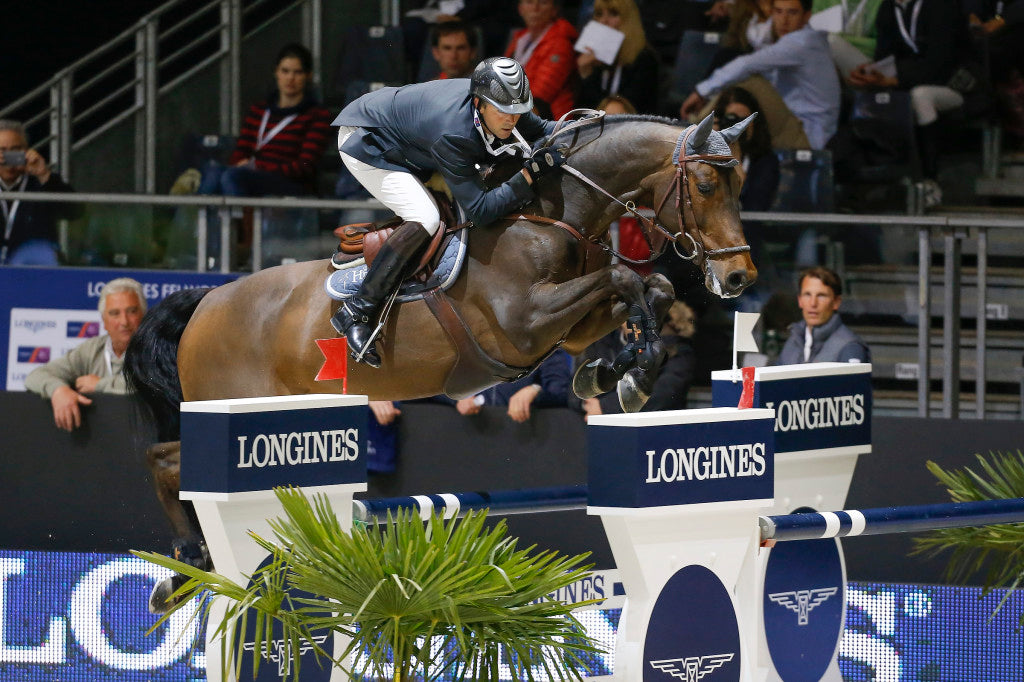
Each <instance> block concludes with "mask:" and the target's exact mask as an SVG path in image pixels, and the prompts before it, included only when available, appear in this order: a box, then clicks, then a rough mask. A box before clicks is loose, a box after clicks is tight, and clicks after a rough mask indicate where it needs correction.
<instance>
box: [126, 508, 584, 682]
mask: <svg viewBox="0 0 1024 682" xmlns="http://www.w3.org/2000/svg"><path fill="white" fill-rule="evenodd" d="M275 492H276V494H277V497H278V499H279V500H280V502H281V505H282V507H283V509H284V512H285V516H284V518H280V519H276V520H273V521H271V522H270V525H271V529H272V530H273V534H274V538H273V539H268V538H262V537H259V536H256V535H253V539H254V540H255V541H256V542H257V543H258V544H259V545H260V546H261V547H263V548H264V549H265V550H267V552H269V553H270V554H271V555H272V557H273V558H272V560H271V561H270V562H269V564H268V565H266V566H265V567H263V568H262V569H260V570H259V571H257V573H256V574H255V575H254V576H253V580H252V587H249V588H245V587H242V586H240V585H238V584H236V583H234V582H232V581H230V580H228V579H226V578H225V577H223V576H220V575H217V574H216V573H209V572H205V571H200V570H198V569H196V568H194V567H190V566H187V565H185V564H181V563H180V562H176V561H174V560H172V559H168V558H167V557H163V556H161V555H155V554H147V553H137V555H138V556H140V557H142V558H144V559H147V560H149V561H152V562H154V563H157V564H160V565H162V566H165V567H167V568H171V569H172V570H175V571H178V572H180V573H182V574H183V575H186V576H188V577H189V579H190V580H189V582H188V583H187V584H186V585H184V586H183V587H182V589H181V592H183V593H188V592H192V591H196V590H204V591H206V592H208V593H209V594H211V595H213V596H214V597H217V598H225V599H226V600H227V602H228V607H227V611H228V617H227V618H226V619H225V624H224V625H222V626H221V627H220V629H219V630H218V631H217V633H216V634H217V636H218V637H220V638H221V641H222V651H223V652H224V660H225V665H231V663H232V662H233V663H234V665H235V669H236V674H237V670H238V666H239V665H240V661H241V652H242V648H241V647H242V644H243V642H242V641H241V639H242V637H241V635H239V634H238V633H244V632H245V628H244V626H243V621H244V620H245V619H247V618H255V619H256V622H255V625H256V628H255V629H256V633H257V634H256V641H255V642H254V644H255V646H256V648H257V650H262V648H263V646H264V643H265V642H267V641H270V640H271V639H273V636H272V635H271V629H270V628H271V625H272V623H273V622H275V621H276V622H278V623H280V625H281V627H282V628H283V631H284V633H285V646H286V652H285V655H286V656H289V657H290V658H291V659H292V660H293V665H292V668H291V670H290V672H291V675H292V676H293V677H294V678H297V675H298V672H299V669H298V658H299V656H298V652H299V651H300V647H301V645H302V644H303V643H306V644H307V645H313V646H314V647H315V648H316V650H317V653H318V654H320V655H323V656H326V653H325V652H324V651H323V649H322V648H321V647H319V646H317V645H316V644H315V642H314V640H313V638H312V633H314V632H323V631H324V630H328V631H337V632H341V633H344V634H345V635H347V636H349V637H350V638H351V642H350V644H349V646H348V648H347V649H346V650H345V651H344V652H343V653H342V654H341V655H339V656H338V657H337V658H335V659H334V664H335V665H338V666H340V667H342V668H343V669H345V670H346V672H349V673H350V674H354V675H358V676H360V677H362V678H376V679H380V680H383V679H386V676H387V675H388V668H389V667H390V663H389V661H391V660H393V661H394V664H393V675H392V679H394V680H395V681H396V682H397V681H399V680H407V679H411V678H412V677H413V676H414V675H416V676H418V677H421V678H422V679H424V680H431V679H436V678H437V677H438V676H439V675H441V674H442V673H443V674H445V675H449V676H451V677H453V678H454V679H474V680H487V679H497V678H498V670H499V665H501V664H502V663H504V664H505V665H509V666H510V667H511V668H512V672H513V679H523V680H532V679H534V672H533V671H534V669H535V668H537V669H541V670H544V671H546V673H547V674H548V676H549V679H552V680H579V679H581V677H582V674H583V670H584V665H585V663H584V661H583V659H582V658H581V655H582V654H587V653H594V652H597V651H598V649H597V648H596V647H595V646H594V642H593V641H592V640H591V639H590V638H589V637H587V636H586V635H585V633H584V631H583V628H582V626H581V625H580V624H579V622H578V621H577V620H576V619H575V618H574V617H573V615H572V609H573V608H577V607H578V606H579V604H564V603H562V602H560V601H554V600H551V599H549V598H548V595H549V594H551V593H553V592H555V591H557V590H558V589H560V588H561V587H564V586H566V585H568V584H570V583H572V582H575V581H577V580H579V579H581V578H583V577H584V576H585V575H586V574H587V571H588V570H589V569H590V566H582V565H581V564H582V562H583V561H584V560H585V559H586V557H587V555H585V554H584V555H578V556H574V557H566V556H562V555H559V554H557V553H555V552H550V551H537V550H536V548H535V547H532V546H531V547H528V548H525V549H520V548H519V547H518V544H517V541H516V540H515V539H514V538H511V537H509V536H508V529H507V527H506V525H505V522H504V521H499V522H498V523H497V524H495V525H494V526H493V527H489V526H488V525H487V524H486V521H487V518H486V512H477V513H469V514H467V515H466V516H465V517H464V518H462V519H458V520H456V519H450V520H445V519H442V518H441V517H439V516H436V515H435V516H432V517H431V518H430V519H428V520H427V521H426V522H424V521H422V520H421V519H420V518H419V516H418V515H416V514H415V513H414V512H412V511H411V510H400V511H399V512H398V513H397V514H396V515H394V516H390V515H389V517H388V519H387V522H386V523H384V524H381V525H375V526H369V527H361V528H355V529H353V530H352V531H351V532H346V531H344V530H343V529H342V528H341V524H340V522H339V521H338V519H337V517H336V516H335V514H334V512H333V510H332V509H331V507H330V504H329V503H328V501H327V499H326V498H325V497H324V496H319V495H318V496H315V497H314V499H313V501H312V502H311V501H310V500H309V499H308V498H307V497H306V496H305V494H304V493H303V492H302V491H301V490H298V489H294V488H289V489H277V490H276V491H275ZM292 588H295V589H298V590H303V591H305V592H308V593H311V594H312V595H314V597H312V598H291V597H289V594H288V591H289V590H290V589H292ZM210 601H211V600H210V599H206V600H205V601H203V602H201V607H200V608H202V609H204V610H203V613H202V615H203V616H204V617H206V616H207V615H208V611H209V604H210ZM183 606H184V605H179V607H178V608H182V607H183ZM249 609H252V611H249ZM250 613H252V614H254V615H249V614H250ZM168 615H169V614H168ZM166 617H167V616H165V618H166ZM232 624H237V627H233V625H232ZM353 654H358V655H357V656H355V659H354V660H355V664H354V666H353V667H354V669H353V670H349V669H348V668H347V661H349V660H350V659H351V657H352V655H353ZM258 659H259V657H254V665H255V664H258ZM240 679H241V677H240Z"/></svg>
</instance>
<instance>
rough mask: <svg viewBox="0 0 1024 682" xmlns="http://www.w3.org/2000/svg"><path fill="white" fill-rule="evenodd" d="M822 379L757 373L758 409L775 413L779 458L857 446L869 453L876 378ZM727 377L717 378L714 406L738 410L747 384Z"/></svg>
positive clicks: (811, 367) (848, 374)
mask: <svg viewBox="0 0 1024 682" xmlns="http://www.w3.org/2000/svg"><path fill="white" fill-rule="evenodd" d="M798 367H800V368H807V369H808V370H809V371H813V370H815V369H817V368H816V367H815V366H814V365H799V366H798ZM819 367H820V365H819ZM843 367H844V369H845V368H846V367H847V366H846V365H844V366H843ZM793 369H795V367H794V366H789V367H777V368H775V367H773V368H769V370H780V373H782V372H785V371H788V370H793ZM868 369H869V367H867V366H865V370H868ZM818 374H819V376H805V377H799V376H798V377H789V378H774V377H773V376H772V373H771V372H770V371H767V372H766V371H765V370H763V369H759V370H758V376H757V378H756V379H755V381H754V402H753V407H766V408H769V409H774V410H775V452H776V453H778V454H781V453H786V452H802V451H805V450H827V449H830V448H839V447H856V446H863V447H865V449H870V447H871V373H870V372H869V371H864V372H853V373H851V372H844V373H841V374H821V372H818ZM725 375H726V373H725V372H715V373H714V375H713V377H712V381H711V402H712V405H714V406H715V407H736V404H737V402H738V401H739V398H740V393H741V390H742V387H743V384H742V382H739V381H737V382H733V381H731V380H730V379H728V378H726V376H725Z"/></svg>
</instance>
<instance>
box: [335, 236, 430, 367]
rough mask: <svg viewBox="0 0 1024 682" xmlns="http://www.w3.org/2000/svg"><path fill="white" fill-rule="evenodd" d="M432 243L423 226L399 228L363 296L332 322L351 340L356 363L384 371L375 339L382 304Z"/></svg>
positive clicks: (386, 244)
mask: <svg viewBox="0 0 1024 682" xmlns="http://www.w3.org/2000/svg"><path fill="white" fill-rule="evenodd" d="M428 241H430V233H429V232H427V230H426V229H425V228H424V227H423V225H421V224H420V223H414V222H408V223H402V224H401V225H399V226H398V227H397V228H395V231H394V233H392V235H391V236H390V237H388V240H387V241H386V242H384V246H382V247H381V249H380V252H379V253H378V254H377V258H376V259H374V261H373V265H371V266H370V267H369V270H368V271H367V273H366V279H364V280H363V284H362V286H360V288H359V293H358V294H356V295H355V296H353V297H352V298H350V299H348V300H347V301H345V302H344V303H343V304H342V306H341V308H339V309H338V312H336V313H335V314H334V317H332V318H331V324H332V325H334V328H335V329H337V330H338V333H340V334H344V335H345V337H346V338H347V339H348V352H349V354H350V355H351V356H352V357H353V358H355V359H356V360H361V361H362V362H365V363H366V364H368V365H370V366H371V367H380V355H378V354H377V350H376V349H375V348H374V343H373V339H372V336H373V330H374V326H375V325H376V322H377V315H378V313H380V307H381V304H382V303H384V301H385V299H387V297H388V296H390V295H391V292H392V291H394V290H395V289H397V288H398V286H399V285H400V284H401V283H402V280H403V279H405V278H406V277H407V276H408V275H409V274H411V272H410V270H411V268H413V267H415V262H414V258H415V257H416V256H417V255H418V254H419V253H420V251H421V249H422V248H423V247H424V246H425V245H426V243H427V242H428Z"/></svg>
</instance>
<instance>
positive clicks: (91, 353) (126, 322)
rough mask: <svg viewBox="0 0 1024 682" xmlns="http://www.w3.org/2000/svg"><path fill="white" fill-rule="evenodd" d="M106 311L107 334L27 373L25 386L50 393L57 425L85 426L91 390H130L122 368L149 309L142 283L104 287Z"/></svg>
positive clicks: (120, 281)
mask: <svg viewBox="0 0 1024 682" xmlns="http://www.w3.org/2000/svg"><path fill="white" fill-rule="evenodd" d="M99 310H100V315H101V316H102V318H103V328H104V329H105V330H106V332H107V333H106V334H103V335H102V336H96V337H93V338H91V339H88V340H87V341H84V342H83V343H81V344H80V345H78V346H76V347H75V348H74V349H73V350H72V351H70V352H69V353H67V354H66V355H64V356H62V357H59V358H57V359H55V360H51V361H50V362H48V363H46V364H45V365H43V366H42V367H37V368H36V369H34V370H32V371H31V372H30V373H29V375H28V376H27V377H25V388H27V389H28V390H29V391H32V392H33V393H38V394H39V395H41V396H43V398H48V399H49V400H50V404H51V405H52V406H53V421H54V423H55V424H56V425H57V428H59V429H64V430H65V431H72V430H74V429H77V428H78V427H79V426H81V425H82V410H81V405H91V404H92V399H91V398H89V397H88V395H89V394H91V393H127V392H128V387H127V385H126V383H125V379H124V375H123V374H122V373H121V367H122V362H123V361H124V352H125V350H126V349H127V348H128V341H129V339H131V338H132V335H133V334H134V333H135V330H136V329H138V328H139V322H141V321H142V316H143V315H145V314H146V297H145V295H144V294H143V292H142V285H141V284H139V283H138V282H136V281H135V280H134V279H131V278H128V277H120V278H118V279H115V280H112V281H110V282H107V284H106V285H105V286H104V287H103V289H101V290H100V302H99Z"/></svg>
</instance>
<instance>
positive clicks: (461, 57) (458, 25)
mask: <svg viewBox="0 0 1024 682" xmlns="http://www.w3.org/2000/svg"><path fill="white" fill-rule="evenodd" d="M430 46H431V52H432V53H433V55H434V60H435V61H437V64H438V66H440V67H441V73H440V74H438V76H437V78H439V79H440V78H469V76H470V75H471V74H472V73H473V69H474V68H476V64H477V61H479V60H478V59H477V56H476V54H477V45H476V31H475V30H474V29H473V27H472V26H470V25H468V24H464V23H462V22H461V21H446V22H443V23H440V24H437V25H436V26H434V28H432V29H431V30H430Z"/></svg>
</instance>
